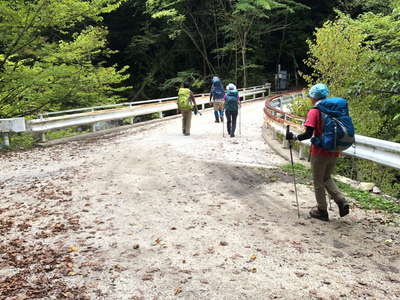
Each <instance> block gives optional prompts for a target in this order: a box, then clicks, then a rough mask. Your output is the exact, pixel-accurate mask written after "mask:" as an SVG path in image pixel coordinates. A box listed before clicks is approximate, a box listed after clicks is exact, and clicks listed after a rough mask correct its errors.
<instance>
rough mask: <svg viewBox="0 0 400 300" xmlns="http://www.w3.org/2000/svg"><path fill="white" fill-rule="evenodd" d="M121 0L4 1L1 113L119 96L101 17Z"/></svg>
mask: <svg viewBox="0 0 400 300" xmlns="http://www.w3.org/2000/svg"><path fill="white" fill-rule="evenodd" d="M121 3H122V0H92V1H77V0H58V1H55V0H37V1H24V0H16V1H0V20H1V21H0V117H12V116H29V115H32V114H35V113H38V112H41V111H44V110H55V109H63V108H71V107H77V106H82V105H93V104H99V103H108V102H114V101H118V100H120V99H121V98H120V97H119V96H118V93H119V92H121V91H122V90H124V89H126V88H125V87H123V86H122V85H121V83H122V82H123V81H124V80H125V79H126V78H127V77H128V75H125V74H124V73H125V72H126V67H125V68H122V69H121V70H117V69H116V67H114V66H111V67H106V66H104V65H102V63H101V61H102V60H103V59H104V58H106V57H107V56H109V55H111V54H112V51H109V50H108V49H107V48H106V36H107V30H106V29H105V28H102V27H96V26H92V25H89V26H88V25H86V24H88V23H89V22H90V23H92V24H96V23H97V22H100V21H101V20H102V14H105V13H108V12H110V11H112V10H114V9H116V8H118V7H119V5H120V4H121Z"/></svg>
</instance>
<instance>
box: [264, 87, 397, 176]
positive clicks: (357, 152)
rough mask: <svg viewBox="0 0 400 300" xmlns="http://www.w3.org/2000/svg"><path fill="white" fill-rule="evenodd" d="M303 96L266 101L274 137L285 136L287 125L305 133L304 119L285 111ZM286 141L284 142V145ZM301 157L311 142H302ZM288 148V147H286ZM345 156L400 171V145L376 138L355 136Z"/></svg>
mask: <svg viewBox="0 0 400 300" xmlns="http://www.w3.org/2000/svg"><path fill="white" fill-rule="evenodd" d="M299 96H302V93H301V92H295V93H290V94H286V95H281V96H274V97H270V98H269V99H267V100H266V101H265V107H264V114H265V121H266V123H267V124H268V126H269V127H270V128H271V129H272V130H273V132H274V135H275V134H276V133H279V134H281V135H285V133H286V125H291V126H292V127H293V128H294V130H292V131H294V132H296V133H302V132H304V130H303V126H302V124H303V123H304V121H305V120H304V118H301V117H298V116H295V115H293V114H291V113H290V112H287V111H283V104H287V103H290V102H291V101H293V100H294V98H296V97H299ZM285 142H286V141H285V140H284V143H285ZM301 145H302V147H300V151H299V156H300V158H305V157H304V156H305V152H306V151H305V150H306V149H305V148H306V147H310V145H311V144H310V140H305V141H301ZM284 147H286V145H284ZM342 153H343V154H344V155H348V156H353V157H357V158H360V159H365V160H369V161H372V162H375V163H377V164H379V165H382V166H387V167H391V168H395V169H398V170H400V144H399V143H394V142H389V141H384V140H380V139H376V138H371V137H366V136H362V135H358V134H356V135H355V143H354V145H353V146H352V147H350V148H348V149H346V150H345V151H343V152H342Z"/></svg>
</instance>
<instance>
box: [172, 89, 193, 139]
mask: <svg viewBox="0 0 400 300" xmlns="http://www.w3.org/2000/svg"><path fill="white" fill-rule="evenodd" d="M177 105H178V111H179V112H180V113H181V114H182V133H183V135H186V136H187V135H190V126H191V122H192V109H193V107H195V106H196V101H195V99H194V95H193V93H192V91H191V90H190V83H189V82H188V81H185V82H184V83H183V87H181V88H180V89H179V91H178V100H177Z"/></svg>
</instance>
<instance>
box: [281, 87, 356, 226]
mask: <svg viewBox="0 0 400 300" xmlns="http://www.w3.org/2000/svg"><path fill="white" fill-rule="evenodd" d="M308 95H309V98H310V100H311V103H312V104H313V108H311V109H310V111H309V112H308V114H307V118H306V121H305V123H304V126H305V127H306V131H305V132H304V133H302V134H300V135H297V136H296V135H295V134H293V133H292V132H290V131H288V132H287V134H286V139H287V140H299V141H302V140H306V139H310V138H311V143H312V146H311V169H312V175H313V183H314V192H315V199H316V201H317V206H316V207H315V208H313V209H311V211H310V216H311V217H312V218H316V219H319V220H322V221H329V215H328V206H327V202H326V195H325V189H326V190H327V191H328V193H329V195H330V196H331V197H332V198H333V200H334V201H335V202H336V204H337V206H338V208H339V215H340V217H344V216H346V215H347V214H348V213H349V204H348V203H347V201H346V199H345V198H344V196H343V194H342V193H341V192H340V191H339V189H338V187H337V186H336V184H335V182H334V181H333V179H332V173H333V170H334V169H335V166H336V160H337V157H338V156H339V154H340V151H337V150H338V148H328V147H327V146H326V144H324V143H323V142H325V140H326V138H325V140H324V141H322V140H321V139H322V137H323V134H324V133H325V132H326V128H325V126H327V124H326V122H324V121H325V119H324V118H326V117H327V116H328V114H327V113H328V111H326V110H324V105H326V104H328V105H330V109H331V110H330V112H331V113H336V116H337V117H338V118H339V117H340V114H342V115H343V116H342V117H343V118H344V119H345V120H350V121H349V122H350V123H351V118H350V117H349V115H348V108H347V101H346V100H344V99H342V98H337V97H333V98H327V97H328V96H329V89H328V87H327V86H326V85H325V84H323V83H318V84H316V85H313V86H312V87H311V88H310V90H309V93H308ZM335 110H338V111H335ZM328 117H329V116H328ZM351 126H352V124H351ZM350 131H351V130H350ZM353 139H354V129H353ZM350 144H351V143H350ZM335 146H336V143H335ZM346 147H348V146H346ZM326 149H329V150H326Z"/></svg>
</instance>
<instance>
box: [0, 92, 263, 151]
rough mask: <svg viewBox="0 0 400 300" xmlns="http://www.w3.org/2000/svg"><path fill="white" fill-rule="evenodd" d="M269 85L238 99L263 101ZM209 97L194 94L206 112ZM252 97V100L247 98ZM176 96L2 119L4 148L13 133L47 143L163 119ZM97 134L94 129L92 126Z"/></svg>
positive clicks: (0, 124)
mask: <svg viewBox="0 0 400 300" xmlns="http://www.w3.org/2000/svg"><path fill="white" fill-rule="evenodd" d="M270 88H271V85H270V84H265V85H262V86H255V87H250V88H246V89H239V97H240V98H241V99H242V101H249V100H255V99H260V98H264V97H265V94H266V93H268V95H269V93H270ZM209 97H210V94H208V93H206V94H197V95H195V98H196V104H197V105H198V106H201V108H202V109H203V110H204V109H205V105H206V104H208V103H209ZM248 97H251V99H247V98H248ZM176 99H177V97H169V98H160V99H152V100H146V101H138V102H130V103H121V104H111V105H103V106H94V107H85V108H79V109H71V110H64V111H58V112H48V113H43V114H40V115H39V116H38V119H33V120H25V119H24V118H17V119H2V120H0V132H2V133H3V142H4V145H6V146H9V136H8V134H9V133H11V132H38V133H42V141H45V140H46V135H45V133H46V132H48V131H51V130H57V129H62V128H68V127H73V126H81V125H93V124H95V123H97V122H104V121H111V120H122V119H131V120H130V123H133V119H132V118H134V117H136V116H143V115H149V114H153V113H159V116H160V118H162V117H163V113H164V112H166V111H172V110H176V109H177V106H176V101H175V100H176ZM92 130H93V131H95V127H94V126H92Z"/></svg>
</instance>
